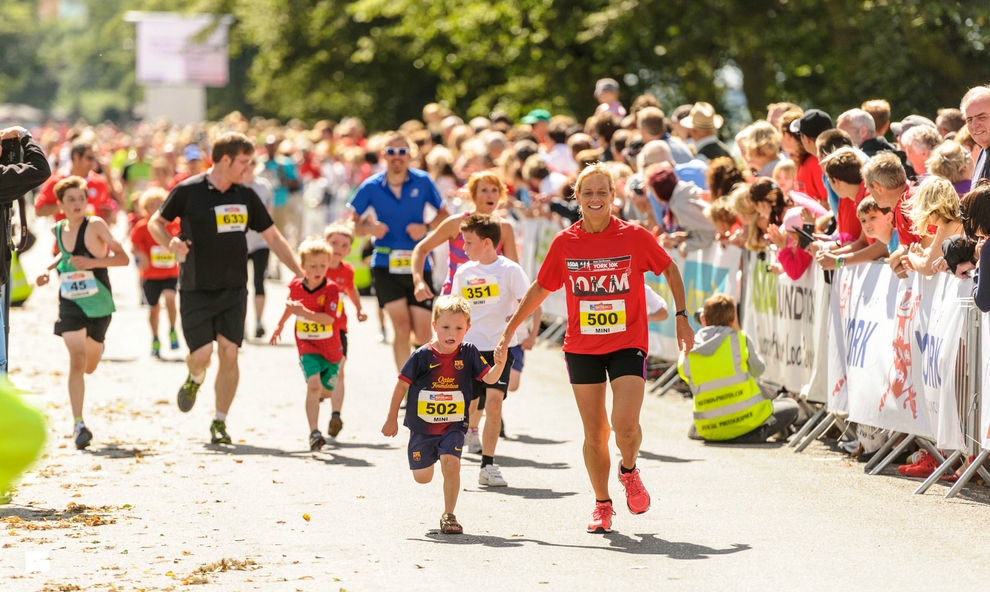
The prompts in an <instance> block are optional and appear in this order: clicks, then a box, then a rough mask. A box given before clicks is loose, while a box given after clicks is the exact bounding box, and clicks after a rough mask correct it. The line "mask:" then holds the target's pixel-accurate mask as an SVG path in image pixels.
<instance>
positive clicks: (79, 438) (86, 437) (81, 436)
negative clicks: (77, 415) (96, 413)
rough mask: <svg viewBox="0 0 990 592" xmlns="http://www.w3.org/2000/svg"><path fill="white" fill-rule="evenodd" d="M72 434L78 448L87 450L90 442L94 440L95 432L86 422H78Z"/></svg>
mask: <svg viewBox="0 0 990 592" xmlns="http://www.w3.org/2000/svg"><path fill="white" fill-rule="evenodd" d="M72 435H73V436H74V437H75V439H76V449H77V450H85V449H86V447H87V446H89V443H90V442H92V441H93V432H91V431H89V428H87V427H86V424H84V423H77V424H76V428H75V429H74V430H73V431H72Z"/></svg>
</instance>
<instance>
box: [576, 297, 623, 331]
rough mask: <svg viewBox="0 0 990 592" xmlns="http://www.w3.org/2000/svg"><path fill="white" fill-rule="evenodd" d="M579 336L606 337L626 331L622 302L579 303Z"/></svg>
mask: <svg viewBox="0 0 990 592" xmlns="http://www.w3.org/2000/svg"><path fill="white" fill-rule="evenodd" d="M580 323H581V334H582V335H608V334H611V333H622V332H623V331H625V330H626V303H625V301H624V300H586V301H581V320H580Z"/></svg>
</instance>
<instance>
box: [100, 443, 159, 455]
mask: <svg viewBox="0 0 990 592" xmlns="http://www.w3.org/2000/svg"><path fill="white" fill-rule="evenodd" d="M83 454H86V455H88V456H100V457H104V458H142V457H145V456H154V454H155V453H154V452H152V451H150V450H148V449H146V448H122V447H120V446H117V445H115V444H109V445H107V446H103V447H101V448H87V449H86V451H85V452H83Z"/></svg>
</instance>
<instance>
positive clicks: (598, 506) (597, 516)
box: [588, 502, 615, 533]
mask: <svg viewBox="0 0 990 592" xmlns="http://www.w3.org/2000/svg"><path fill="white" fill-rule="evenodd" d="M612 516H615V510H613V509H612V502H595V511H594V512H592V513H591V523H590V524H588V532H602V533H605V532H612Z"/></svg>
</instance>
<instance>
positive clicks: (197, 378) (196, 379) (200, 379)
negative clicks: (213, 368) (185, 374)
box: [189, 370, 206, 384]
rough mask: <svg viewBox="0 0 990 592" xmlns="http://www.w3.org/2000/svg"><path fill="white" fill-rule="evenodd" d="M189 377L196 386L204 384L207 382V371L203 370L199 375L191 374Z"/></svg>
mask: <svg viewBox="0 0 990 592" xmlns="http://www.w3.org/2000/svg"><path fill="white" fill-rule="evenodd" d="M189 377H190V378H192V381H193V382H195V383H196V384H203V381H204V380H206V370H203V371H202V372H200V373H199V374H198V375H196V374H190V375H189Z"/></svg>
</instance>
